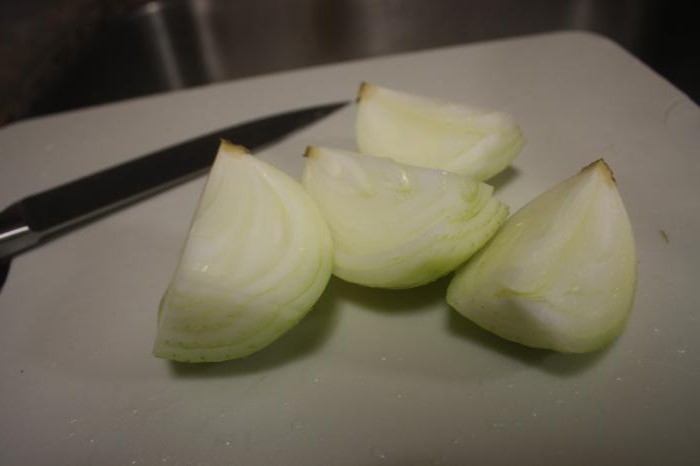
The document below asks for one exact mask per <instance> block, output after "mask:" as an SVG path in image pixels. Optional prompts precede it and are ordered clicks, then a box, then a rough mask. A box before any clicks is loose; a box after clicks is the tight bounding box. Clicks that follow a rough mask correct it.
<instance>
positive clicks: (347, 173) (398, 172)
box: [302, 147, 508, 288]
mask: <svg viewBox="0 0 700 466" xmlns="http://www.w3.org/2000/svg"><path fill="white" fill-rule="evenodd" d="M306 156H307V159H306V166H305V168H304V174H303V177H302V183H303V185H304V187H305V188H306V190H307V191H308V192H309V193H310V194H311V196H312V197H313V198H314V199H316V201H317V203H318V205H319V207H320V208H321V211H322V212H323V215H324V216H325V218H326V220H327V222H328V225H329V226H330V229H331V235H332V237H333V242H334V245H335V255H334V268H333V273H334V274H335V275H337V276H338V277H340V278H342V279H343V280H346V281H349V282H352V283H357V284H361V285H366V286H370V287H379V288H411V287H415V286H419V285H422V284H425V283H428V282H431V281H433V280H436V279H437V278H439V277H441V276H443V275H445V274H447V273H449V272H451V271H452V270H454V269H455V268H456V267H457V266H459V265H460V264H461V263H463V262H464V261H465V260H467V259H468V258H469V257H470V256H471V255H472V254H473V253H474V252H475V251H477V250H478V249H479V248H480V247H481V246H483V244H484V243H485V242H486V241H488V239H489V238H490V237H491V236H492V235H493V234H494V233H495V231H496V230H497V229H498V227H499V226H500V225H501V224H502V223H503V221H504V220H505V218H506V217H507V215H508V209H507V207H506V206H505V205H504V204H503V203H501V202H500V201H498V200H497V199H495V198H494V197H492V192H493V188H492V187H491V186H489V185H486V184H484V183H481V182H478V181H475V180H473V179H471V178H469V177H465V176H460V175H456V174H454V173H448V172H445V171H441V170H434V169H429V168H422V167H416V166H411V165H405V164H401V163H398V162H395V161H393V160H390V159H386V158H379V157H372V156H368V155H362V154H358V153H353V152H348V151H341V150H336V149H329V148H320V147H310V148H309V149H308V150H307V153H306Z"/></svg>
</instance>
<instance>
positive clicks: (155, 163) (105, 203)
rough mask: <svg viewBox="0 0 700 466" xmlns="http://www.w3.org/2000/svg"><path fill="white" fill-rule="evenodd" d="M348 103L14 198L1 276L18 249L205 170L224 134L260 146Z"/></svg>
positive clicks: (252, 125) (3, 224)
mask: <svg viewBox="0 0 700 466" xmlns="http://www.w3.org/2000/svg"><path fill="white" fill-rule="evenodd" d="M348 103H349V102H335V103H331V104H325V105H320V106H315V107H309V108H304V109H301V110H293V111H290V112H286V113H281V114H278V115H273V116H268V117H264V118H260V119H257V120H253V121H249V122H246V123H242V124H238V125H235V126H232V127H229V128H226V129H222V130H218V131H214V132H211V133H209V134H206V135H203V136H199V137H197V138H195V139H191V140H189V141H186V142H183V143H180V144H177V145H174V146H170V147H166V148H164V149H161V150H158V151H156V152H152V153H150V154H147V155H144V156H142V157H139V158H137V159H134V160H131V161H128V162H125V163H123V164H120V165H117V166H114V167H111V168H108V169H106V170H103V171H100V172H97V173H94V174H92V175H88V176H85V177H83V178H80V179H77V180H75V181H71V182H69V183H66V184H63V185H60V186H57V187H55V188H52V189H49V190H47V191H43V192H40V193H37V194H33V195H30V196H28V197H25V198H24V199H22V200H20V201H18V202H15V203H14V204H12V205H10V206H9V207H7V208H6V209H5V210H4V211H2V212H0V269H4V270H3V272H4V273H0V278H4V277H2V275H6V274H7V271H6V269H7V268H8V267H9V261H10V259H11V258H12V257H14V256H15V255H17V254H19V253H20V252H23V251H25V250H27V249H29V248H32V247H35V246H37V245H39V244H41V243H44V242H45V241H47V240H49V239H50V238H53V237H55V236H57V235H59V234H61V233H64V232H66V231H68V230H70V229H72V228H75V227H77V226H79V225H82V224H84V223H86V222H88V221H91V220H94V219H96V218H98V217H101V216H103V215H106V214H108V213H110V212H113V211H115V210H117V209H119V208H122V207H125V206H127V205H130V204H133V203H134V202H137V201H139V200H142V199H144V198H146V197H148V196H151V195H153V194H156V193H159V192H161V191H164V190H166V189H168V188H170V187H173V186H175V185H177V184H179V183H182V182H185V181H187V180H190V179H192V178H194V177H196V176H198V175H201V174H203V173H205V172H207V171H208V169H209V167H210V166H211V165H212V163H213V161H214V157H215V156H216V149H217V147H218V144H219V140H220V139H227V140H230V141H232V142H234V143H236V144H240V145H242V146H245V147H247V148H248V149H250V150H255V149H260V148H261V147H264V146H266V145H269V144H271V143H273V142H277V141H279V140H281V139H283V138H284V137H285V136H287V135H289V134H291V133H293V132H294V131H296V130H299V129H301V128H303V127H305V126H308V125H310V124H312V123H314V122H316V121H318V120H320V119H322V118H324V117H325V116H327V115H330V114H331V113H333V112H335V111H336V110H339V109H340V108H342V107H344V106H345V105H347V104H348ZM1 287H2V283H0V288H1Z"/></svg>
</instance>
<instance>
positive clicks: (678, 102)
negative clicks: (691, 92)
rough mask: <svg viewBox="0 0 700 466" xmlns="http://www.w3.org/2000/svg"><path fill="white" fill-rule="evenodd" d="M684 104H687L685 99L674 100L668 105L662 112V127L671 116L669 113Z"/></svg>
mask: <svg viewBox="0 0 700 466" xmlns="http://www.w3.org/2000/svg"><path fill="white" fill-rule="evenodd" d="M684 102H687V99H676V100H674V101H673V102H671V103H670V104H668V106H667V107H666V109H665V110H664V120H663V121H664V125H666V124H668V117H669V116H670V115H671V112H672V111H673V110H674V109H675V108H676V107H678V106H679V105H681V104H683V103H684Z"/></svg>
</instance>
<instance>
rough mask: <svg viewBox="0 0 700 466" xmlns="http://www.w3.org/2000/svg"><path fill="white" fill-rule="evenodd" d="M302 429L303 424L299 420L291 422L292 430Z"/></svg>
mask: <svg viewBox="0 0 700 466" xmlns="http://www.w3.org/2000/svg"><path fill="white" fill-rule="evenodd" d="M303 428H304V423H303V422H301V421H300V420H299V419H297V420H295V421H294V422H292V430H297V431H299V430H302V429H303Z"/></svg>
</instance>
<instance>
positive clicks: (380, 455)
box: [369, 447, 387, 461]
mask: <svg viewBox="0 0 700 466" xmlns="http://www.w3.org/2000/svg"><path fill="white" fill-rule="evenodd" d="M369 452H370V453H371V455H372V456H373V457H375V458H377V459H379V460H382V461H384V460H386V459H387V454H386V453H384V451H383V450H382V449H381V448H379V447H372V448H370V449H369Z"/></svg>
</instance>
